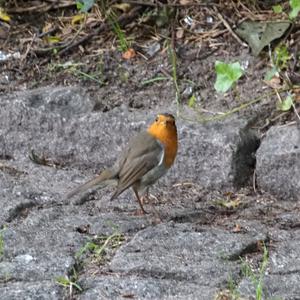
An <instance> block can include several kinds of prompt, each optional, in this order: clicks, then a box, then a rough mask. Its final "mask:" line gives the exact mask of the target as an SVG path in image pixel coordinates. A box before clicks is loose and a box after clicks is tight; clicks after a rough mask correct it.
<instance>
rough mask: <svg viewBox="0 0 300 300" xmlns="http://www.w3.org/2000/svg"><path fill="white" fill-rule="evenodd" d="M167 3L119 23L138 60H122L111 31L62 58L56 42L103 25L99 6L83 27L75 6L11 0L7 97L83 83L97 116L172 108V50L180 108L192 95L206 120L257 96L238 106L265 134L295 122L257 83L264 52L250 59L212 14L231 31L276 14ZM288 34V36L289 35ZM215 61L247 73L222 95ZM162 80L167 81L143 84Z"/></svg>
mask: <svg viewBox="0 0 300 300" xmlns="http://www.w3.org/2000/svg"><path fill="white" fill-rule="evenodd" d="M129 2H130V1H129ZM162 2H163V1H162ZM274 2H276V1H274ZM149 3H151V2H149ZM172 3H173V4H174V3H176V2H174V1H173V2H171V3H170V4H167V5H166V9H165V10H166V12H165V13H162V10H161V9H157V8H155V7H152V6H151V5H150V4H149V5H144V6H142V7H141V8H140V11H139V13H138V16H139V18H140V19H139V18H138V17H136V18H134V19H132V20H131V19H130V21H128V22H125V23H126V26H125V27H124V30H125V31H124V34H125V39H127V41H128V43H129V42H130V43H131V45H130V47H132V48H134V49H135V51H136V54H137V55H136V56H135V57H133V58H131V59H124V58H123V57H122V56H123V54H124V51H123V52H122V51H120V50H119V49H118V47H119V44H120V39H118V36H117V35H116V34H115V33H114V31H113V30H112V28H111V26H108V27H106V29H105V30H103V32H101V34H98V35H95V36H91V37H90V38H87V39H86V41H85V42H84V43H80V44H79V46H76V47H71V48H70V50H69V51H67V52H66V53H64V54H62V55H61V54H60V48H59V47H60V46H61V44H63V45H65V44H66V45H69V44H70V43H71V42H72V41H73V38H74V35H75V39H76V36H78V39H81V38H83V37H87V36H89V35H91V34H92V33H93V32H94V30H95V28H97V26H100V25H103V24H106V23H109V22H108V21H107V17H106V16H105V12H103V9H101V5H100V4H99V3H98V4H97V5H95V6H94V7H93V8H92V10H91V11H90V13H89V15H88V16H87V19H86V23H84V24H82V23H81V24H80V23H79V24H78V23H74V24H73V23H72V17H74V16H75V15H79V12H78V10H77V9H76V6H75V5H74V4H72V3H68V2H67V5H65V7H60V6H59V5H57V6H56V5H55V4H53V3H52V2H51V1H49V2H48V1H46V2H45V3H42V2H41V3H39V2H38V1H35V2H34V1H23V2H22V1H18V4H16V3H15V2H13V1H12V2H10V1H8V2H7V3H6V4H5V6H6V7H5V8H6V10H7V12H8V14H9V15H10V17H11V19H12V20H11V22H10V23H9V24H6V23H3V24H2V25H3V26H2V27H1V33H2V34H1V36H2V40H3V46H2V48H1V50H2V51H3V53H10V54H20V57H18V58H15V59H8V60H6V61H3V62H2V63H1V67H2V72H1V77H0V83H1V85H0V92H1V93H3V94H7V93H11V92H12V91H16V90H24V89H32V88H34V87H41V86H47V85H54V86H57V85H80V86H83V87H85V88H86V89H87V90H88V91H89V93H90V94H91V96H92V97H94V98H95V99H97V104H96V105H95V110H100V111H103V112H106V111H109V110H111V109H113V108H114V107H117V106H120V105H122V104H125V105H126V106H128V107H129V108H132V109H151V108H153V107H155V106H157V105H162V104H166V105H169V104H170V103H174V102H176V97H175V88H174V83H173V73H172V72H173V70H174V68H173V65H172V62H171V55H170V51H169V50H168V49H171V48H172V49H173V51H174V53H176V73H177V80H178V85H179V91H180V104H181V105H183V106H185V105H186V104H187V103H188V101H189V99H190V97H191V96H194V97H195V104H194V106H195V107H194V109H195V110H198V111H200V113H201V114H203V113H205V112H208V117H211V115H215V114H218V113H224V112H225V113H226V112H228V111H230V110H232V109H234V108H238V107H240V106H241V105H242V104H243V103H248V102H250V101H252V100H253V99H255V98H256V97H259V98H261V100H258V101H257V103H256V104H254V105H250V106H248V107H247V108H246V109H238V114H241V115H245V114H246V115H249V114H250V115H252V114H253V115H257V113H258V112H259V113H260V115H261V118H260V122H259V126H262V127H263V129H266V128H268V127H269V125H270V124H272V123H274V122H286V121H289V120H290V119H291V118H293V117H294V115H293V113H283V114H282V112H278V111H277V110H276V102H277V101H278V98H277V96H276V94H275V93H274V92H272V91H273V90H272V89H270V88H269V87H268V86H267V85H266V84H265V83H264V82H263V78H264V76H265V74H266V72H267V70H268V68H269V66H268V65H269V64H270V62H269V60H270V59H269V57H268V53H267V52H266V51H265V52H264V53H262V54H261V55H260V56H259V57H253V56H252V55H251V53H250V50H249V48H247V47H245V46H241V44H240V43H239V42H237V40H236V39H235V37H234V36H233V34H232V33H231V32H230V31H228V30H227V29H226V28H225V27H224V23H222V20H221V19H220V16H219V15H218V13H219V12H222V16H223V19H225V21H226V20H227V23H228V24H229V26H231V27H232V28H233V29H234V28H235V27H236V26H237V25H238V24H239V23H240V22H241V21H242V20H243V19H246V18H253V14H254V15H255V14H256V15H257V16H258V18H259V19H266V20H272V19H275V18H276V17H277V18H278V16H276V15H274V14H273V13H272V10H271V8H272V5H273V4H274V3H273V2H272V1H269V2H268V4H266V3H264V2H257V3H256V5H251V4H249V3H248V6H247V5H246V4H244V3H238V4H236V3H234V2H232V1H225V2H224V1H216V2H213V3H210V4H207V5H204V4H203V5H200V6H197V5H196V6H193V5H191V6H189V5H187V6H184V5H181V6H180V5H179V6H178V7H176V6H173V5H172ZM38 5H42V6H41V7H39V6H38ZM136 6H137V5H136V4H135V5H134V4H132V5H131V6H129V10H128V9H125V8H122V7H121V9H119V10H118V9H116V13H117V17H118V18H120V17H122V15H126V13H127V14H129V13H130V9H134V8H136ZM284 7H285V6H284ZM108 8H109V3H108V6H107V9H108ZM41 11H42V12H41ZM280 17H282V16H280ZM161 19H163V20H164V21H161ZM105 22H106V23H105ZM108 25H109V24H108ZM47 32H49V34H47ZM51 38H52V39H55V38H56V39H57V44H51V42H50V41H51ZM287 38H290V39H294V38H295V36H293V32H290V36H289V37H287ZM63 39H64V41H63ZM168 44H169V45H170V46H169V47H167V45H168ZM295 44H296V41H294V43H293V45H295ZM244 45H245V44H244ZM293 45H291V47H290V49H289V50H290V51H291V52H292V51H293V50H292V49H293V47H294V46H293ZM119 48H120V47H119ZM41 49H43V51H42V50H41ZM47 49H48V50H47ZM49 49H50V50H49ZM62 50H64V48H63V49H62ZM57 52H58V53H57ZM216 60H220V61H225V62H234V61H239V62H240V63H241V64H242V65H243V66H245V68H246V73H245V76H243V78H242V79H241V80H239V82H238V84H237V85H236V87H235V88H233V89H231V90H230V91H229V92H228V93H226V94H225V95H223V94H218V93H216V91H215V89H214V82H215V78H216V75H215V70H214V64H215V61H216ZM161 76H163V77H165V80H161V81H153V82H149V83H146V81H148V80H151V79H156V78H157V77H161ZM200 119H201V120H202V119H203V118H202V117H200Z"/></svg>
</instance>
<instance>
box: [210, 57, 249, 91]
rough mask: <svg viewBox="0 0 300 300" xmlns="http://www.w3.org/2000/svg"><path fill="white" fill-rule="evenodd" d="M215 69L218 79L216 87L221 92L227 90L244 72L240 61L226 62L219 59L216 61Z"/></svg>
mask: <svg viewBox="0 0 300 300" xmlns="http://www.w3.org/2000/svg"><path fill="white" fill-rule="evenodd" d="M215 71H216V74H217V79H216V82H215V85H214V87H215V89H216V91H217V92H221V93H225V92H227V91H228V90H229V89H230V88H231V87H232V85H233V84H234V83H236V82H237V81H238V79H239V78H240V77H241V76H242V75H243V73H244V72H243V69H242V67H241V65H240V63H239V62H235V63H231V64H226V63H224V62H221V61H218V60H217V61H216V62H215Z"/></svg>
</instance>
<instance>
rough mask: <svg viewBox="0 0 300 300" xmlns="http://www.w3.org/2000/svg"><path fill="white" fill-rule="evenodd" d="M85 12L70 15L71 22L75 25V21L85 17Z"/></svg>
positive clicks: (77, 21)
mask: <svg viewBox="0 0 300 300" xmlns="http://www.w3.org/2000/svg"><path fill="white" fill-rule="evenodd" d="M85 16H86V15H85V14H80V15H75V16H73V17H72V21H71V24H72V25H75V24H76V23H80V22H81V21H82V20H84V18H85Z"/></svg>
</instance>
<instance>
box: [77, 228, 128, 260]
mask: <svg viewBox="0 0 300 300" xmlns="http://www.w3.org/2000/svg"><path fill="white" fill-rule="evenodd" d="M123 240H124V236H123V235H122V234H121V233H119V232H114V233H113V234H111V235H109V236H100V237H98V236H97V237H95V238H94V239H93V241H89V242H87V243H86V244H85V245H84V246H83V247H82V248H81V249H80V250H79V251H78V252H77V253H76V255H75V257H76V259H80V258H81V257H82V255H83V254H85V253H87V252H90V253H92V256H93V257H94V258H95V259H96V260H97V261H101V260H102V259H103V258H104V256H105V254H106V251H107V249H108V248H116V247H119V246H120V245H121V243H122V242H123Z"/></svg>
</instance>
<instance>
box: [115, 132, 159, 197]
mask: <svg viewBox="0 0 300 300" xmlns="http://www.w3.org/2000/svg"><path fill="white" fill-rule="evenodd" d="M163 155H164V149H163V146H162V145H161V144H160V143H159V142H158V141H157V140H156V139H155V138H154V137H152V136H151V135H150V134H149V133H147V132H141V133H140V134H138V135H137V136H136V137H135V138H134V139H133V140H132V141H131V142H130V143H129V147H128V148H127V149H126V151H125V152H124V157H123V158H122V160H121V161H120V165H119V168H120V169H119V182H118V186H117V190H116V192H115V193H114V194H113V196H112V199H114V198H115V197H117V196H118V195H120V194H121V193H122V192H124V191H125V190H126V189H127V188H129V187H130V186H132V185H133V184H134V183H135V182H137V181H139V180H140V179H141V178H142V177H143V176H144V175H145V174H147V173H148V172H149V171H150V170H152V169H153V168H154V167H156V166H157V165H158V164H159V163H160V162H161V161H162V159H163Z"/></svg>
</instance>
